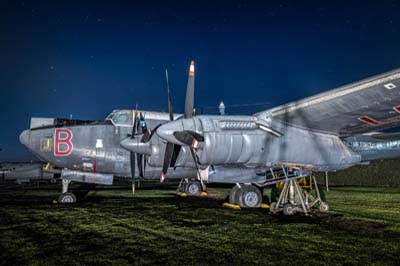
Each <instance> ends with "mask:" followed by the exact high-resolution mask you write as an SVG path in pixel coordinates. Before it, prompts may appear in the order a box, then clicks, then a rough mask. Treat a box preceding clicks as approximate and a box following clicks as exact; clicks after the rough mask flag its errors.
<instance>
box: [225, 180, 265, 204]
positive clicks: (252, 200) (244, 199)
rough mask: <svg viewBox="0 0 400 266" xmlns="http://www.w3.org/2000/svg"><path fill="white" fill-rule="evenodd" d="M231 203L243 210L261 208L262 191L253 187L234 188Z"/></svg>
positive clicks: (230, 197)
mask: <svg viewBox="0 0 400 266" xmlns="http://www.w3.org/2000/svg"><path fill="white" fill-rule="evenodd" d="M229 202H230V203H231V204H236V205H239V206H240V207H241V208H258V207H261V203H262V194H261V191H260V189H258V188H257V187H255V186H253V185H241V186H240V187H239V186H237V185H236V186H234V187H233V188H232V190H231V193H230V194H229Z"/></svg>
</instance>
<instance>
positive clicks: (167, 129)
mask: <svg viewBox="0 0 400 266" xmlns="http://www.w3.org/2000/svg"><path fill="white" fill-rule="evenodd" d="M182 130H183V125H182V123H181V121H180V120H178V121H172V122H169V123H166V124H164V125H162V126H160V127H159V128H158V129H157V135H158V136H159V137H160V138H162V139H163V140H166V141H168V142H171V143H174V144H178V145H180V144H181V143H180V142H179V141H178V140H177V139H176V138H175V137H174V135H173V133H174V132H175V131H182Z"/></svg>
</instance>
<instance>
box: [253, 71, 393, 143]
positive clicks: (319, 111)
mask: <svg viewBox="0 0 400 266" xmlns="http://www.w3.org/2000/svg"><path fill="white" fill-rule="evenodd" d="M256 115H258V116H261V117H262V118H265V117H266V116H270V117H272V118H274V119H278V120H281V121H283V122H284V123H287V124H289V125H294V126H299V127H302V128H307V129H312V130H317V131H323V132H329V133H333V134H336V135H339V136H341V137H345V136H351V135H355V134H361V133H367V132H372V131H380V130H383V129H387V128H393V127H398V126H400V69H396V70H394V71H391V72H388V73H385V74H382V75H378V76H374V77H371V78H368V79H365V80H361V81H359V82H355V83H351V84H349V85H345V86H342V87H339V88H337V89H333V90H330V91H327V92H323V93H320V94H317V95H314V96H311V97H308V98H305V99H302V100H299V101H295V102H292V103H289V104H285V105H282V106H278V107H276V108H273V109H269V110H266V111H264V112H261V113H258V114H256Z"/></svg>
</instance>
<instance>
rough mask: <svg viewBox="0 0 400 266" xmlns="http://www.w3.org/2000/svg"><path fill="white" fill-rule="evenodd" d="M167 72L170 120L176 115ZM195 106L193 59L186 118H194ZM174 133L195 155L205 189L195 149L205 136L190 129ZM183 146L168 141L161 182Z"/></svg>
mask: <svg viewBox="0 0 400 266" xmlns="http://www.w3.org/2000/svg"><path fill="white" fill-rule="evenodd" d="M165 74H166V81H167V92H168V111H169V117H170V121H173V120H174V116H173V112H172V104H171V98H170V89H169V83H168V71H167V70H166V71H165ZM193 106H194V61H191V62H190V69H189V78H188V83H187V87H186V97H185V113H184V118H192V117H193ZM173 134H174V136H175V138H176V139H177V140H178V141H180V142H181V143H182V144H184V145H187V146H188V147H189V149H190V153H191V155H192V157H193V160H194V163H195V166H196V170H197V176H198V179H199V180H200V183H201V186H202V190H203V191H204V190H205V185H204V183H203V180H202V179H201V176H200V170H199V166H198V162H197V161H198V158H197V155H196V152H195V150H194V148H198V147H199V142H203V141H204V137H203V136H202V135H200V134H198V133H196V132H194V131H190V130H184V131H176V132H174V133H173ZM181 148H182V146H181V145H178V144H174V143H171V142H167V145H166V148H165V155H164V162H163V169H162V173H161V178H160V182H163V181H164V180H165V176H166V173H167V171H168V168H169V167H170V166H174V165H175V163H176V160H177V159H178V155H179V152H180V151H181Z"/></svg>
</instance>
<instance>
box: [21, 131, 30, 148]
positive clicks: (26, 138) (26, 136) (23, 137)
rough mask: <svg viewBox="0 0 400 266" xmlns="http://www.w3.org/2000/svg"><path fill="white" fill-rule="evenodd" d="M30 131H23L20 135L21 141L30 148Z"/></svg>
mask: <svg viewBox="0 0 400 266" xmlns="http://www.w3.org/2000/svg"><path fill="white" fill-rule="evenodd" d="M29 135H30V134H29V130H24V131H22V133H21V135H19V141H20V142H21V143H22V144H23V145H25V146H27V147H28V145H29Z"/></svg>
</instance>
